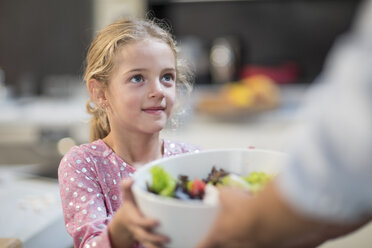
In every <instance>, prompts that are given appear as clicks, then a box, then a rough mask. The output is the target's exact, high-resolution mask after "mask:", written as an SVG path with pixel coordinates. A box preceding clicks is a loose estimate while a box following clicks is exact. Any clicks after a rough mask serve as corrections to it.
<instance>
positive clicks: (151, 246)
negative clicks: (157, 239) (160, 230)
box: [142, 242, 164, 248]
mask: <svg viewBox="0 0 372 248" xmlns="http://www.w3.org/2000/svg"><path fill="white" fill-rule="evenodd" d="M142 244H143V245H144V246H145V247H146V248H162V247H164V246H162V245H160V244H153V243H147V242H145V243H142Z"/></svg>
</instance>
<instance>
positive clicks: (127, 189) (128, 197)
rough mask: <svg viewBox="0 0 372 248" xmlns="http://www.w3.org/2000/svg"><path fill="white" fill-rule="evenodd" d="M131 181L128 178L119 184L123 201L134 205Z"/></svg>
mask: <svg viewBox="0 0 372 248" xmlns="http://www.w3.org/2000/svg"><path fill="white" fill-rule="evenodd" d="M132 185H133V179H132V178H128V179H125V180H123V181H122V182H121V191H122V194H123V200H125V201H129V202H133V203H135V200H134V196H133V192H132Z"/></svg>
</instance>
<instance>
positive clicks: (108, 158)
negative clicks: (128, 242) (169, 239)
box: [58, 140, 199, 248]
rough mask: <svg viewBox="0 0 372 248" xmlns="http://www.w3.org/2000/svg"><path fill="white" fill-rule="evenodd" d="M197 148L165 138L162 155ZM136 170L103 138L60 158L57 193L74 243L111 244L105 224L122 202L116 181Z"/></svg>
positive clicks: (118, 181) (103, 245)
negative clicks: (58, 190)
mask: <svg viewBox="0 0 372 248" xmlns="http://www.w3.org/2000/svg"><path fill="white" fill-rule="evenodd" d="M197 151H199V148H198V147H195V146H192V145H188V144H185V143H177V142H170V141H167V140H164V155H163V156H164V157H168V156H173V155H177V154H181V153H187V152H197ZM135 171H136V169H135V168H134V167H132V166H131V165H129V164H127V163H126V162H125V161H123V160H122V159H121V158H120V157H119V156H118V155H117V154H116V153H115V152H114V151H113V150H112V149H111V148H110V147H109V146H107V145H106V144H105V143H104V142H103V141H102V140H97V141H94V142H92V143H90V144H83V145H80V146H75V147H73V148H71V150H70V151H69V152H68V153H67V154H66V155H65V156H64V157H63V158H62V160H61V163H60V165H59V169H58V180H59V187H60V194H61V198H62V207H63V214H64V218H65V224H66V229H67V232H68V233H69V234H70V235H71V236H72V238H73V241H74V246H75V247H79V248H81V247H83V248H91V247H102V248H105V247H111V244H110V239H109V235H108V228H107V226H108V223H109V222H110V220H111V218H112V217H113V215H114V213H115V212H116V210H118V208H119V207H120V205H121V203H122V198H121V192H120V188H119V184H120V181H121V180H122V179H124V178H128V177H131V176H132V175H133V173H134V172H135ZM134 247H139V246H137V245H135V246H134Z"/></svg>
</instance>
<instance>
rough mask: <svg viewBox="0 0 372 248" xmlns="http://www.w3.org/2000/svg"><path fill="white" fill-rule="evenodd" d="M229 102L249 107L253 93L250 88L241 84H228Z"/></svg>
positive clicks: (252, 99) (252, 100)
mask: <svg viewBox="0 0 372 248" xmlns="http://www.w3.org/2000/svg"><path fill="white" fill-rule="evenodd" d="M227 97H228V100H229V102H231V103H232V104H233V105H235V106H237V107H249V106H252V104H253V102H254V95H253V92H252V90H251V89H249V88H248V87H246V86H244V85H243V84H230V85H229V87H228V90H227Z"/></svg>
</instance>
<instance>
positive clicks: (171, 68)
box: [123, 67, 176, 75]
mask: <svg viewBox="0 0 372 248" xmlns="http://www.w3.org/2000/svg"><path fill="white" fill-rule="evenodd" d="M147 70H148V69H145V68H136V69H132V70H129V71H126V72H124V73H123V74H124V75H125V74H128V73H133V72H144V71H147ZM162 71H172V72H173V71H176V69H175V68H173V67H169V68H164V69H163V70H162Z"/></svg>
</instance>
